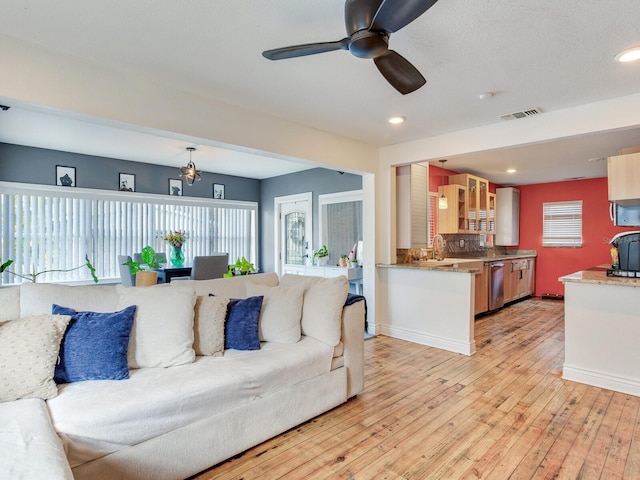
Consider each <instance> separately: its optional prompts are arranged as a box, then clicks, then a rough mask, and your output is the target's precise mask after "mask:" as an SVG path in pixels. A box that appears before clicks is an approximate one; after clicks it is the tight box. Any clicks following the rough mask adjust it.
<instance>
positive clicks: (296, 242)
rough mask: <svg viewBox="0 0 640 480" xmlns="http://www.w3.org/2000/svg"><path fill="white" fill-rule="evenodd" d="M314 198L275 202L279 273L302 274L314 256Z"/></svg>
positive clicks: (299, 196)
mask: <svg viewBox="0 0 640 480" xmlns="http://www.w3.org/2000/svg"><path fill="white" fill-rule="evenodd" d="M312 201H313V194H312V193H311V192H306V193H300V194H297V195H286V196H283V197H276V198H275V199H274V202H275V207H274V212H275V223H276V224H275V228H274V232H275V236H276V238H275V241H274V245H275V248H276V252H275V258H276V262H275V264H276V272H277V273H278V275H279V276H282V275H284V274H285V273H294V274H300V273H303V272H304V265H305V263H306V262H307V260H308V259H309V258H310V255H311V248H312V235H313V215H312V211H313V210H312Z"/></svg>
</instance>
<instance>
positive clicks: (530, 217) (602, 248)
mask: <svg viewBox="0 0 640 480" xmlns="http://www.w3.org/2000/svg"><path fill="white" fill-rule="evenodd" d="M516 188H518V189H519V190H520V245H519V246H518V248H519V249H521V250H537V251H538V258H537V259H536V291H535V294H536V295H537V296H540V295H542V294H543V293H556V294H560V295H564V285H563V284H562V283H561V282H558V278H559V277H561V276H563V275H567V274H569V273H573V272H577V271H579V270H585V269H587V268H590V267H594V266H597V265H602V264H610V263H611V256H610V254H609V250H610V248H611V245H609V240H610V239H611V237H613V236H614V235H615V234H616V233H619V232H623V231H628V230H637V228H626V227H614V226H613V223H612V222H611V220H609V201H608V199H607V198H608V197H607V196H608V193H607V178H606V177H604V178H591V179H586V180H572V181H567V182H555V183H542V184H536V185H521V186H518V187H516ZM571 200H582V202H583V203H582V248H548V247H547V248H543V247H542V203H543V202H562V201H571Z"/></svg>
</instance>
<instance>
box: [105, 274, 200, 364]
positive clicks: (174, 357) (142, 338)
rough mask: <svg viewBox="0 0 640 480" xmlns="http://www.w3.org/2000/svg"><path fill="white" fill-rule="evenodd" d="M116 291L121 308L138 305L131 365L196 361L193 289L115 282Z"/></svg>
mask: <svg viewBox="0 0 640 480" xmlns="http://www.w3.org/2000/svg"><path fill="white" fill-rule="evenodd" d="M116 290H117V292H118V295H119V300H118V309H123V308H126V307H128V306H131V305H135V306H136V307H137V308H136V314H135V317H134V321H133V329H132V330H131V337H130V339H129V352H128V358H129V367H130V368H142V367H171V366H175V365H182V364H185V363H191V362H193V360H194V359H195V352H194V351H193V315H194V306H195V303H196V294H195V292H194V291H193V289H191V288H161V287H159V286H158V287H156V286H151V287H135V288H133V287H129V288H128V287H123V286H122V285H116Z"/></svg>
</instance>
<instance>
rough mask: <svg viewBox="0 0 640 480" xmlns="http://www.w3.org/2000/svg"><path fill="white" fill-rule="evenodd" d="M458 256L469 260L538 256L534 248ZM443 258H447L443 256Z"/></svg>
mask: <svg viewBox="0 0 640 480" xmlns="http://www.w3.org/2000/svg"><path fill="white" fill-rule="evenodd" d="M455 255H456V256H458V257H460V258H468V259H470V260H482V261H483V262H494V261H500V260H511V259H514V258H533V257H537V256H538V252H537V251H536V250H507V251H506V252H502V253H494V254H493V255H474V254H469V255H465V254H455ZM445 260H447V259H446V258H445Z"/></svg>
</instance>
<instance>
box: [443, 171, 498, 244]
mask: <svg viewBox="0 0 640 480" xmlns="http://www.w3.org/2000/svg"><path fill="white" fill-rule="evenodd" d="M449 183H450V184H457V185H463V186H465V187H466V188H467V206H466V213H467V218H466V222H465V223H466V233H485V234H486V233H490V223H491V217H492V216H493V218H494V219H495V212H496V208H495V205H494V208H493V212H491V211H490V210H491V209H490V201H489V181H488V180H486V179H484V178H481V177H477V176H475V175H471V174H468V173H460V174H458V175H450V176H449ZM493 198H494V200H493V201H494V203H495V197H493Z"/></svg>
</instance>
